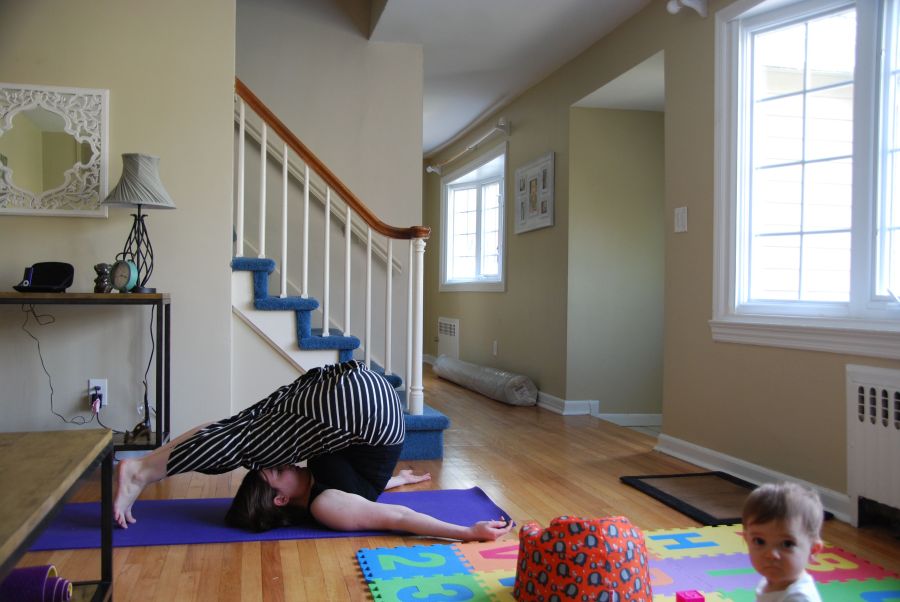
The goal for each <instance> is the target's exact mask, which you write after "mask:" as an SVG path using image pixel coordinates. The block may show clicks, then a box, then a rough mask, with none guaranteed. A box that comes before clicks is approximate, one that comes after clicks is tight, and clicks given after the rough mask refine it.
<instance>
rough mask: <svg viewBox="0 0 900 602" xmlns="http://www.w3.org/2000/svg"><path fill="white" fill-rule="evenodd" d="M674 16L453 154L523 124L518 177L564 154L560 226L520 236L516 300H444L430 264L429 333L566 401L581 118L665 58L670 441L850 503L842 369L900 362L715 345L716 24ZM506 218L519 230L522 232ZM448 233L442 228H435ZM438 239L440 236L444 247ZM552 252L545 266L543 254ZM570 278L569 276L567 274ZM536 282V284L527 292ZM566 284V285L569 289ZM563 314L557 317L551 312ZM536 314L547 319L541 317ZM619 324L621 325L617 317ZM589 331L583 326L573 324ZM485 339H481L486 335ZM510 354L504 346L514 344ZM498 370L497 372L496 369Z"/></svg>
mask: <svg viewBox="0 0 900 602" xmlns="http://www.w3.org/2000/svg"><path fill="white" fill-rule="evenodd" d="M727 4H728V2H727V1H720V2H711V3H710V15H711V16H710V17H708V18H706V19H703V18H700V17H699V16H698V15H697V14H696V13H695V12H693V11H691V10H683V11H681V12H680V13H679V14H677V15H669V14H668V13H667V12H666V9H665V3H664V2H654V3H651V4H650V5H649V6H648V7H647V8H646V9H644V10H643V11H641V12H640V13H638V14H637V15H636V16H635V17H633V18H632V19H630V20H628V21H626V22H625V23H624V24H623V25H622V26H620V27H619V28H617V29H616V30H615V31H614V32H612V33H611V34H610V35H608V36H606V37H605V38H603V39H601V40H599V41H598V42H597V43H596V44H594V46H592V47H591V48H589V49H588V50H587V51H585V52H584V53H583V54H582V55H580V56H578V57H577V58H575V59H574V60H573V61H571V62H570V63H568V64H567V65H565V66H564V67H562V68H561V69H560V70H558V71H557V72H555V73H553V74H552V75H550V76H549V77H548V78H547V79H546V80H544V81H542V82H541V83H539V84H538V85H536V86H535V87H534V88H532V89H530V90H528V91H527V92H525V93H524V94H523V95H522V96H520V97H519V98H517V99H515V100H514V101H513V102H512V103H510V104H509V105H508V106H506V107H503V108H501V109H499V110H498V111H497V112H495V113H494V114H492V115H488V116H486V117H485V119H484V121H483V123H482V124H481V125H480V126H479V127H475V128H474V130H473V134H472V135H471V136H468V137H465V138H464V139H462V140H460V141H459V142H458V143H457V144H454V145H453V146H452V147H450V148H448V149H446V150H445V151H443V152H442V153H441V154H440V155H439V156H437V157H435V158H434V159H435V160H437V161H440V160H441V159H442V158H443V159H446V158H448V157H451V156H452V155H453V154H455V153H457V152H459V151H460V150H461V149H462V148H464V147H465V146H466V145H468V144H471V142H472V141H473V140H474V139H475V138H476V137H477V136H479V135H480V134H481V133H482V132H483V131H484V129H485V128H487V127H489V124H491V123H493V122H495V121H496V119H497V117H498V116H499V115H501V114H502V115H505V116H507V117H508V118H509V119H510V121H511V123H512V136H511V137H510V169H511V170H514V169H515V168H516V167H517V166H519V165H521V164H523V163H524V162H526V161H528V160H530V159H532V158H533V157H534V156H537V155H538V154H539V153H540V152H543V151H546V150H556V151H557V167H556V174H557V189H556V195H557V199H558V201H557V203H558V204H557V226H556V227H554V228H549V229H545V230H542V231H539V234H538V233H533V234H526V235H518V236H517V235H509V236H508V242H509V246H508V249H509V253H508V258H507V260H508V264H507V265H508V273H509V283H508V290H507V293H505V294H501V295H494V296H491V295H486V294H482V295H478V294H474V293H469V294H466V295H462V294H446V293H441V294H439V293H437V285H436V277H435V273H436V272H437V263H436V261H437V260H436V254H433V255H431V256H430V261H431V263H429V266H428V269H429V280H428V294H427V296H426V303H427V311H426V328H427V329H429V330H428V331H427V332H428V338H427V342H428V345H429V346H428V349H427V352H428V353H434V352H435V350H436V344H434V343H433V342H432V337H433V336H434V335H435V334H436V332H435V330H436V324H435V322H436V319H437V316H438V315H447V316H448V317H458V318H460V319H461V322H462V323H461V326H460V330H461V332H462V333H463V339H462V341H461V347H462V349H461V354H462V355H463V357H464V359H469V360H473V361H485V362H490V358H489V354H488V352H487V350H488V349H489V341H490V340H491V339H492V338H499V339H500V340H501V357H500V358H498V360H499V361H500V362H502V364H503V366H502V367H504V368H509V369H513V370H518V371H525V372H526V373H529V372H530V373H531V374H532V375H535V376H537V377H538V385H539V386H540V388H541V389H542V390H544V391H548V392H550V393H552V394H554V395H559V396H566V395H568V394H569V389H570V388H571V387H574V386H575V383H574V382H571V383H570V382H568V380H567V375H566V373H567V368H566V366H567V362H568V361H569V357H568V354H567V353H566V351H565V349H566V346H567V342H566V332H567V329H568V324H567V320H568V321H571V320H572V319H573V318H572V316H567V315H566V313H565V311H563V310H560V309H559V307H558V306H559V305H562V306H563V307H564V306H565V305H566V304H567V303H568V301H567V300H566V299H565V296H566V290H567V289H568V285H567V280H571V279H572V278H573V277H574V274H573V270H572V267H571V265H570V264H569V263H568V258H567V256H566V253H565V250H566V248H567V247H568V245H569V241H568V240H567V236H566V232H567V231H568V223H569V221H570V220H572V219H577V216H575V215H572V214H570V211H571V207H569V204H570V202H571V199H570V190H569V188H570V185H569V181H568V178H569V176H568V174H569V171H570V170H569V169H568V163H569V160H570V158H569V157H568V154H567V149H568V148H569V140H568V137H569V122H568V115H569V107H570V106H571V104H572V103H574V102H575V101H577V100H579V99H580V98H583V97H584V96H585V95H587V94H588V93H590V92H592V91H593V90H596V89H597V88H599V87H600V86H602V85H604V84H605V83H607V82H609V81H610V80H612V79H614V78H615V77H616V76H618V75H620V74H621V73H624V72H625V71H627V70H628V69H630V68H631V67H633V66H634V65H636V64H637V63H639V62H641V61H642V60H644V59H646V58H647V57H649V56H652V55H653V54H656V53H657V52H659V51H660V50H664V51H665V60H666V68H665V69H666V72H665V81H666V93H665V97H666V118H665V131H664V138H665V220H666V226H665V229H666V239H665V289H664V294H663V296H664V299H665V315H664V323H665V329H664V333H665V334H664V360H663V431H664V433H665V434H666V435H668V436H670V437H673V438H676V439H679V440H683V441H687V442H690V443H694V444H696V445H699V446H701V447H704V448H708V449H710V450H714V451H716V452H719V453H723V454H728V455H731V456H734V457H736V458H739V459H741V460H743V461H746V462H750V463H753V464H757V465H760V466H763V467H766V468H768V469H771V470H775V471H779V472H783V473H786V474H788V475H793V476H794V477H798V478H801V479H805V480H808V481H811V482H813V483H816V484H818V485H820V486H823V487H825V488H830V489H833V490H836V491H846V433H845V430H846V424H845V407H844V366H845V365H846V364H848V363H862V364H866V365H873V366H888V367H893V368H900V362H897V361H889V360H876V359H873V358H865V357H852V356H844V355H838V354H831V353H816V352H808V351H794V350H787V349H779V348H773V347H761V346H750V345H737V344H726V343H714V342H713V341H712V338H711V335H710V330H709V325H708V320H709V319H710V318H711V316H712V292H713V291H712V274H713V194H714V172H713V166H714V161H713V158H714V151H715V149H714V132H715V97H714V94H715V92H714V74H713V70H714V64H715V52H714V40H715V27H714V25H715V18H714V15H715V12H716V10H718V9H720V8H721V7H722V6H725V5H727ZM425 182H426V186H427V188H426V198H425V203H426V209H425V210H426V217H431V216H436V215H437V213H436V211H437V209H436V208H435V207H437V206H438V205H439V202H440V195H439V189H438V185H437V177H436V176H425ZM680 206H687V207H688V215H689V228H688V232H686V233H683V234H678V235H675V234H673V233H672V226H673V210H674V209H675V207H680ZM509 220H510V217H509V216H507V224H510V223H511V222H510V221H509ZM435 223H436V222H435ZM437 238H439V234H438V236H436V237H433V239H434V242H435V243H436V242H437V240H436V239H437ZM538 254H540V258H536V255H538ZM563 266H567V267H563ZM526 274H527V282H526V281H525V280H526ZM567 274H568V278H567ZM554 305H555V306H556V307H552V308H551V309H549V310H548V309H547V308H548V307H551V306H554ZM534 316H537V319H535V318H534ZM612 317H613V318H615V316H612ZM574 326H577V325H574ZM479 329H483V332H479ZM504 343H505V345H504ZM492 363H493V364H497V363H499V362H492Z"/></svg>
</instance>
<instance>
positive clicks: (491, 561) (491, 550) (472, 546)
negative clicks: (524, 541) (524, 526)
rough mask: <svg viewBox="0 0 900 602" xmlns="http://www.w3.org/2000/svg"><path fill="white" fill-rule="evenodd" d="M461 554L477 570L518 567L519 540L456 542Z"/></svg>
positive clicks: (498, 569) (500, 569)
mask: <svg viewBox="0 0 900 602" xmlns="http://www.w3.org/2000/svg"><path fill="white" fill-rule="evenodd" d="M454 547H456V549H457V551H458V552H459V555H460V556H461V557H462V558H463V560H464V562H467V563H469V564H470V565H471V566H472V568H473V569H474V570H475V571H477V572H483V571H503V570H507V569H510V568H511V569H512V570H513V571H515V569H516V559H517V558H518V557H519V542H517V541H488V542H482V543H461V544H456V545H455V546H454Z"/></svg>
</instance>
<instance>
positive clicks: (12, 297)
mask: <svg viewBox="0 0 900 602" xmlns="http://www.w3.org/2000/svg"><path fill="white" fill-rule="evenodd" d="M0 305H106V306H110V305H112V306H121V307H140V306H147V305H149V306H152V307H155V308H156V362H155V363H156V387H155V388H156V429H155V432H156V436H155V437H151V434H150V433H147V434H145V435H143V436H139V437H137V438H135V439H129V441H127V442H126V441H125V438H124V435H116V436H115V438H114V445H115V448H116V449H117V450H126V449H153V448H155V447H159V446H161V445H162V444H164V443H166V442H167V441H168V440H169V433H170V427H169V399H170V396H169V375H170V364H169V357H170V356H169V352H170V350H169V345H170V341H169V333H170V329H171V320H172V315H171V307H172V301H171V299H170V298H169V293H17V292H0Z"/></svg>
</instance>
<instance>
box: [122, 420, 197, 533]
mask: <svg viewBox="0 0 900 602" xmlns="http://www.w3.org/2000/svg"><path fill="white" fill-rule="evenodd" d="M209 424H211V423H208V424H204V425H201V426H198V427H195V428H193V429H191V430H189V431H187V432H186V433H184V434H183V435H180V436H179V437H177V438H176V439H173V440H172V441H169V442H168V443H166V444H165V445H163V446H162V447H158V448H156V449H154V450H153V451H152V452H150V453H149V454H147V455H146V456H143V457H141V458H135V459H133V460H120V461H119V464H118V466H117V467H116V495H115V498H114V501H113V519H114V520H115V521H116V522H117V523H118V524H119V526H120V527H122V528H123V529H127V528H128V523H133V522H136V519H135V518H134V516H132V514H131V507H132V506H133V505H134V501H135V500H136V499H137V498H138V496H139V495H140V494H141V492H142V491H143V490H144V487H146V486H147V485H149V484H150V483H155V482H156V481H160V480H162V479H164V478H165V477H166V464H167V463H168V462H169V456H170V455H171V454H172V450H173V449H174V448H175V446H176V445H178V444H179V443H181V442H182V441H185V440H186V439H189V438H190V437H192V436H193V435H194V434H196V433H197V432H199V431H200V430H202V429H204V428H206V427H207V426H208V425H209Z"/></svg>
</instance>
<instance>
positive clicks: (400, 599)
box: [369, 575, 491, 602]
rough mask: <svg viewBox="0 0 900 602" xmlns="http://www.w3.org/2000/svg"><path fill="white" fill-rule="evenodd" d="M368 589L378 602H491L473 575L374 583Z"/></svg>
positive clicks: (401, 579) (403, 579) (378, 581)
mask: <svg viewBox="0 0 900 602" xmlns="http://www.w3.org/2000/svg"><path fill="white" fill-rule="evenodd" d="M369 587H370V588H371V590H372V597H373V598H375V600H377V601H378V602H457V601H462V600H467V601H468V600H471V601H472V602H489V601H490V599H491V598H490V595H489V594H488V592H486V591H485V590H484V589H482V587H481V586H480V585H479V584H478V582H477V581H476V580H475V577H473V576H472V575H432V576H430V577H410V578H399V579H386V580H385V579H376V580H375V581H373V582H372V583H370V584H369Z"/></svg>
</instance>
